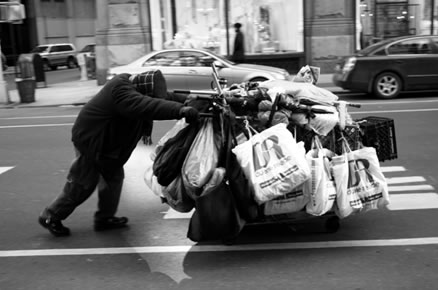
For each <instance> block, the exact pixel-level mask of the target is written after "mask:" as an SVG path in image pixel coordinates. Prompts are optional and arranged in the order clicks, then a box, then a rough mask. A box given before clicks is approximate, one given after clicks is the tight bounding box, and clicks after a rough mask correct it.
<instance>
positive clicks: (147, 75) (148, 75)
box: [132, 70, 167, 98]
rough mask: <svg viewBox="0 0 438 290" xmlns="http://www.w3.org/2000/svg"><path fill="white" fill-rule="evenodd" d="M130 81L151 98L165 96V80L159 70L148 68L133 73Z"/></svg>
mask: <svg viewBox="0 0 438 290" xmlns="http://www.w3.org/2000/svg"><path fill="white" fill-rule="evenodd" d="M132 83H133V84H134V85H135V86H136V88H137V91H139V92H140V93H142V94H143V95H148V96H150V97H153V98H165V97H166V95H167V85H166V80H165V79H164V76H163V74H162V73H161V71H160V70H150V71H145V72H142V73H141V74H138V75H135V76H134V77H133V78H132Z"/></svg>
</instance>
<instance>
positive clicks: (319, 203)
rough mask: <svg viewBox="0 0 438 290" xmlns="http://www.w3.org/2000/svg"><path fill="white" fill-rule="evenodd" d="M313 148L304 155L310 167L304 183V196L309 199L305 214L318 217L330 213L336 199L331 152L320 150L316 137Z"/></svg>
mask: <svg viewBox="0 0 438 290" xmlns="http://www.w3.org/2000/svg"><path fill="white" fill-rule="evenodd" d="M313 144H314V148H313V149H311V150H309V152H307V154H306V160H307V162H308V163H309V167H310V173H311V174H310V178H309V179H308V180H307V181H306V182H305V183H304V187H303V189H304V194H305V195H306V196H308V197H309V202H308V203H307V205H306V212H307V213H309V214H311V215H316V216H320V215H323V214H325V213H326V212H328V211H330V210H331V209H332V207H333V204H334V202H335V199H336V187H335V182H334V179H333V176H332V173H331V168H330V160H331V159H332V158H333V157H334V156H335V153H333V152H332V151H330V150H328V149H325V148H322V145H321V142H320V140H319V137H318V136H315V137H314V143H313Z"/></svg>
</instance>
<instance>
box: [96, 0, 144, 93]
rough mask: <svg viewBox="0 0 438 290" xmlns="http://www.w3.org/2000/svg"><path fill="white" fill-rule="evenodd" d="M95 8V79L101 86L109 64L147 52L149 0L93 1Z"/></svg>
mask: <svg viewBox="0 0 438 290" xmlns="http://www.w3.org/2000/svg"><path fill="white" fill-rule="evenodd" d="M96 9H97V22H96V78H97V83H98V85H102V84H104V83H105V82H106V74H107V71H108V68H109V67H111V66H116V65H122V64H127V63H129V62H131V61H133V60H135V59H137V58H139V57H140V56H142V55H144V54H146V53H148V52H150V50H151V47H152V45H151V28H150V25H149V23H150V21H149V1H148V0H96Z"/></svg>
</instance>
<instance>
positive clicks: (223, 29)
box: [150, 0, 304, 55]
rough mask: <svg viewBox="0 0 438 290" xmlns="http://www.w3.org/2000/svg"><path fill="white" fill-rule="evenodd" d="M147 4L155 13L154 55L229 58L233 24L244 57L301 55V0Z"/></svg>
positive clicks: (155, 0) (173, 0)
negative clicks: (176, 50) (191, 52)
mask: <svg viewBox="0 0 438 290" xmlns="http://www.w3.org/2000/svg"><path fill="white" fill-rule="evenodd" d="M150 3H151V10H152V11H160V13H153V14H152V15H151V24H152V25H151V26H152V37H153V41H152V43H153V49H154V50H158V49H162V48H171V47H193V48H203V49H208V50H211V51H213V52H216V53H218V54H221V55H227V54H232V51H233V43H234V36H235V30H234V27H233V25H234V23H236V22H239V23H241V24H242V28H241V31H242V32H243V33H244V39H245V54H247V55H251V54H253V55H256V54H276V53H290V52H303V51H304V36H303V26H304V25H303V23H304V21H303V0H289V1H282V0H178V1H177V0H165V1H158V0H151V1H150ZM226 7H228V10H227V11H226ZM227 20H228V23H227ZM172 28H173V29H172Z"/></svg>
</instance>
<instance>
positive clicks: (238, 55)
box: [233, 26, 245, 63]
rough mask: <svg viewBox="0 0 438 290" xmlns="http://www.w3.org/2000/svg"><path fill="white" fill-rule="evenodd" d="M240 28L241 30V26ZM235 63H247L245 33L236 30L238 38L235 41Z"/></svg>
mask: <svg viewBox="0 0 438 290" xmlns="http://www.w3.org/2000/svg"><path fill="white" fill-rule="evenodd" d="M238 27H239V28H240V26H238ZM233 61H234V62H238V63H239V62H244V61H245V42H244V37H243V33H242V31H240V30H239V29H237V30H236V38H235V39H234V51H233Z"/></svg>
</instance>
